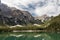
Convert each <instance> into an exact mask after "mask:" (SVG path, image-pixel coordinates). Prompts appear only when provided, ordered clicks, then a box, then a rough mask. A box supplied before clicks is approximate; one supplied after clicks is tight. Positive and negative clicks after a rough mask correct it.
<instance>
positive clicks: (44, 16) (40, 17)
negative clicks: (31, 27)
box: [34, 14, 51, 22]
mask: <svg viewBox="0 0 60 40" xmlns="http://www.w3.org/2000/svg"><path fill="white" fill-rule="evenodd" d="M34 18H35V20H37V19H39V20H41V21H42V22H44V21H47V20H50V19H51V18H50V17H49V16H48V15H46V14H45V15H42V16H35V17H34Z"/></svg>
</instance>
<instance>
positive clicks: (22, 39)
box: [0, 33, 60, 40]
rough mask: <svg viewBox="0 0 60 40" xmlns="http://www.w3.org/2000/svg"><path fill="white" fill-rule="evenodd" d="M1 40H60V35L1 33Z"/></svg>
mask: <svg viewBox="0 0 60 40" xmlns="http://www.w3.org/2000/svg"><path fill="white" fill-rule="evenodd" d="M0 40H60V33H0Z"/></svg>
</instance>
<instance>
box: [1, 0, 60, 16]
mask: <svg viewBox="0 0 60 40" xmlns="http://www.w3.org/2000/svg"><path fill="white" fill-rule="evenodd" d="M1 1H2V3H5V4H7V5H8V6H10V7H16V8H18V9H20V10H26V11H29V12H30V13H31V14H32V15H37V16H41V15H44V14H47V15H49V16H52V15H54V16H55V15H58V14H59V13H60V6H59V7H58V5H60V0H59V1H58V4H56V2H57V0H1ZM57 7H58V8H57ZM56 9H58V11H57V10H56Z"/></svg>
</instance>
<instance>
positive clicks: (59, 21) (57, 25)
mask: <svg viewBox="0 0 60 40" xmlns="http://www.w3.org/2000/svg"><path fill="white" fill-rule="evenodd" d="M49 23H50V25H49V26H48V27H47V29H48V30H50V31H60V15H58V16H56V17H54V18H52V20H51V21H50V22H49Z"/></svg>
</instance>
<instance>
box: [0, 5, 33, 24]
mask: <svg viewBox="0 0 60 40" xmlns="http://www.w3.org/2000/svg"><path fill="white" fill-rule="evenodd" d="M33 20H34V17H33V16H32V15H31V14H30V13H29V12H28V11H22V10H19V9H16V8H11V7H8V6H7V5H5V4H0V23H1V24H6V25H17V24H20V25H23V24H28V23H31V22H32V21H33Z"/></svg>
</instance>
